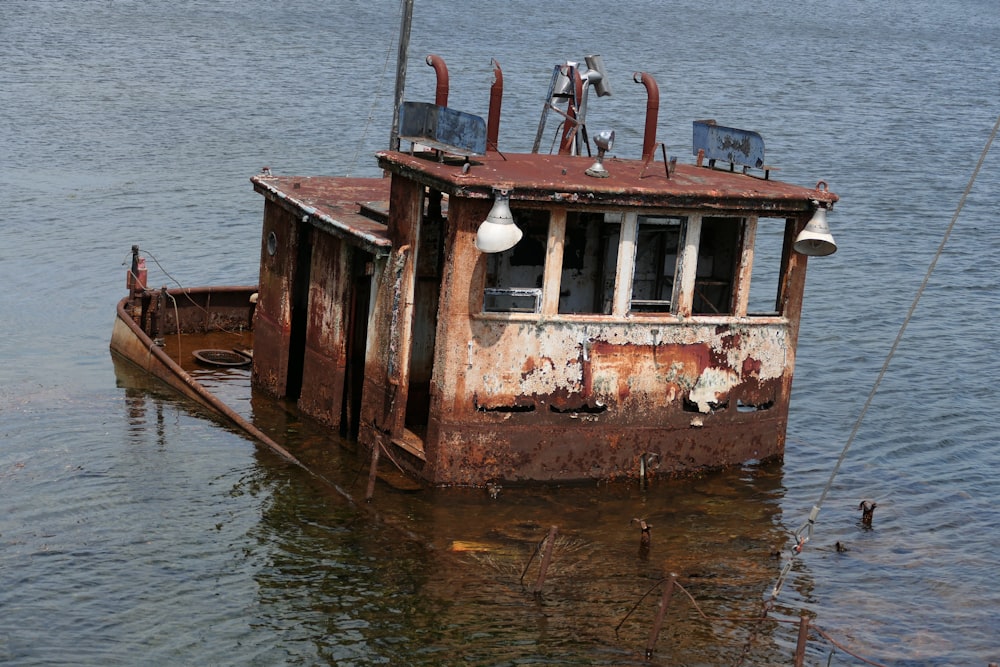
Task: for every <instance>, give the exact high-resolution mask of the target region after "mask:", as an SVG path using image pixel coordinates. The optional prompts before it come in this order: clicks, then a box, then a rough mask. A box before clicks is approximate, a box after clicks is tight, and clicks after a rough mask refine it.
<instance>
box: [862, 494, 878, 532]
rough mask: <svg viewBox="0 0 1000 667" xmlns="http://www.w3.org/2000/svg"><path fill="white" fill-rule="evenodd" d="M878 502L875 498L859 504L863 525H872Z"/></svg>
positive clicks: (866, 526) (867, 526)
mask: <svg viewBox="0 0 1000 667" xmlns="http://www.w3.org/2000/svg"><path fill="white" fill-rule="evenodd" d="M876 507H878V504H877V503H876V502H875V501H874V500H862V501H861V504H860V505H858V509H859V510H861V525H862V526H864V527H865V528H871V527H872V518H873V516H874V515H875V508H876Z"/></svg>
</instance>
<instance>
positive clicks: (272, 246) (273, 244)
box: [267, 232, 278, 257]
mask: <svg viewBox="0 0 1000 667" xmlns="http://www.w3.org/2000/svg"><path fill="white" fill-rule="evenodd" d="M276 252H278V235H277V234H275V233H274V232H268V234H267V254H268V255H270V256H271V257H274V253H276Z"/></svg>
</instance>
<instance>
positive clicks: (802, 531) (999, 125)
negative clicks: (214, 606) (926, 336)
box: [771, 116, 1000, 600]
mask: <svg viewBox="0 0 1000 667" xmlns="http://www.w3.org/2000/svg"><path fill="white" fill-rule="evenodd" d="M998 130H1000V116H997V120H996V123H994V124H993V130H992V132H990V136H989V139H987V140H986V145H985V146H984V147H983V152H982V154H981V155H980V156H979V162H977V163H976V167H975V169H973V170H972V175H971V176H970V177H969V182H968V184H966V186H965V191H964V192H962V196H961V198H960V199H959V202H958V206H957V207H956V208H955V213H954V215H952V216H951V222H950V223H949V224H948V228H947V229H946V230H945V233H944V236H943V237H942V238H941V243H940V244H939V245H938V248H937V252H935V253H934V257H933V258H932V259H931V263H930V265H929V266H928V267H927V273H926V274H924V279H923V281H922V282H921V283H920V287H919V288H918V289H917V293H916V296H914V298H913V303H911V304H910V309H909V310H908V311H907V313H906V317H905V318H904V319H903V324H902V325H901V326H900V327H899V333H897V334H896V339H895V340H894V341H893V342H892V347H891V348H890V349H889V353H888V354H887V355H886V357H885V361H884V362H883V363H882V368H881V370H879V373H878V377H877V378H875V383H874V384H873V385H872V388H871V391H870V392H869V393H868V398H867V399H866V400H865V403H864V405H863V406H862V408H861V412H860V413H859V414H858V418H857V420H855V422H854V427H853V428H852V429H851V432H850V435H848V436H847V441H846V442H845V443H844V448H843V450H841V452H840V458H838V459H837V463H836V465H834V466H833V472H831V473H830V478H829V479H828V480H827V482H826V486H824V487H823V492H822V493H820V495H819V499H818V500H817V501H816V504H815V505H813V508H812V511H810V512H809V518H808V519H806V521H805V523H803V524H802V526H801V527H799V529H798V530H797V531H795V544H794V545H793V546H792V554H791V556H790V558H789V559H788V562H787V563H786V564H785V566H784V567H783V568H782V570H781V573H780V574H779V575H778V580H777V581H776V582H775V584H774V588H773V589H772V590H771V598H772V600H773V599H774V598H776V597H778V594H779V593H781V587H782V585H783V584H784V581H785V578H786V577H787V576H788V573H789V571H790V570H791V569H792V564H793V563H794V562H795V557H796V556H798V555H799V554H800V553H801V552H802V548H803V547H804V546H805V545H806V543H807V542H808V541H809V540H810V538H812V532H813V527H814V526H815V524H816V517H817V516H818V515H819V512H820V508H822V506H823V501H825V500H826V496H827V494H828V493H829V492H830V489H831V488H832V487H833V480H834V479H835V478H836V476H837V473H838V472H839V471H840V466H841V465H842V464H843V463H844V459H845V458H847V452H848V450H849V449H850V448H851V445H852V444H853V443H854V438H855V437H856V436H857V434H858V431H859V430H860V429H861V422H862V421H864V418H865V415H866V414H867V413H868V408H869V407H871V404H872V401H873V400H874V398H875V394H876V392H878V388H879V385H881V384H882V379H883V378H884V377H885V374H886V371H887V370H888V369H889V363H890V362H891V361H892V358H893V356H894V355H895V354H896V350H897V349H898V348H899V344H900V342H901V341H902V339H903V334H904V333H905V332H906V327H907V326H908V325H909V323H910V320H911V319H913V313H914V312H915V311H916V310H917V305H918V304H919V303H920V298H921V297H922V296H923V293H924V290H926V289H927V284H928V283H929V282H930V279H931V274H933V273H934V268H935V267H936V266H937V262H938V259H940V257H941V255H942V254H943V253H944V248H945V246H946V245H947V244H948V239H949V238H950V237H951V233H952V231H954V229H955V223H956V222H957V221H958V216H959V214H960V213H961V212H962V209H963V208H964V207H965V200H966V199H968V197H969V192H971V191H972V186H973V184H975V182H976V178H977V177H978V176H979V171H980V170H981V169H982V167H983V163H984V162H985V161H986V155H987V153H989V151H990V146H992V145H993V139H994V138H995V137H996V135H997V131H998Z"/></svg>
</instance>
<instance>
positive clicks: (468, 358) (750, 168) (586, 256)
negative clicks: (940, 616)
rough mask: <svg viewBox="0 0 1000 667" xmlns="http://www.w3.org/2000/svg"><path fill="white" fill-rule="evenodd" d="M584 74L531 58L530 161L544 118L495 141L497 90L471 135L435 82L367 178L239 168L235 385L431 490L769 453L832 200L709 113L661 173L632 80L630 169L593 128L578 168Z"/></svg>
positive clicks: (680, 469) (784, 409) (616, 474)
mask: <svg viewBox="0 0 1000 667" xmlns="http://www.w3.org/2000/svg"><path fill="white" fill-rule="evenodd" d="M436 62H438V64H439V65H440V67H436V68H435V69H436V70H437V71H438V74H439V77H440V76H441V72H442V70H443V64H441V63H440V61H439V60H438V61H436ZM588 64H594V65H597V64H599V59H594V58H588ZM496 67H497V68H498V66H496ZM498 79H500V77H499V76H498ZM563 79H565V80H566V81H567V82H572V81H575V82H576V86H575V87H574V86H568V87H565V86H563V85H562V80H563ZM603 80H604V78H603V74H602V73H597V72H596V70H590V71H582V70H581V69H580V68H579V67H578V66H577V65H576V64H574V63H567V64H566V65H563V66H557V67H556V68H555V70H554V73H553V84H552V88H551V89H550V91H549V101H548V105H547V107H546V109H547V110H548V109H549V108H555V107H556V105H558V104H563V105H564V106H563V107H562V109H563V110H562V111H560V114H561V118H562V119H563V120H562V121H561V123H560V127H559V129H558V130H557V140H558V142H557V143H558V145H559V148H558V152H557V153H554V154H542V153H539V152H538V150H537V149H538V144H539V142H540V139H541V137H542V134H543V131H544V126H545V117H546V114H547V111H546V112H544V113H543V116H542V122H541V123H540V125H539V130H538V138H537V139H536V147H535V150H533V151H532V152H531V153H501V152H499V151H498V150H497V143H498V137H497V134H496V133H497V126H498V120H499V107H500V104H499V98H500V95H499V92H498V91H497V90H496V85H494V90H493V91H492V94H491V106H490V120H489V122H488V123H487V122H486V121H483V120H482V119H479V118H477V117H475V116H471V115H469V114H464V113H462V112H458V111H454V110H451V109H449V108H448V107H447V106H446V104H447V92H446V91H447V85H444V86H442V85H440V81H439V87H438V91H439V95H438V99H437V100H436V102H437V103H436V104H423V103H409V102H408V103H404V104H403V105H401V107H400V112H401V119H400V126H401V128H403V131H402V136H401V137H400V138H401V140H403V141H406V142H409V144H410V146H409V150H408V151H404V150H389V151H384V152H381V153H379V154H378V155H377V158H378V161H379V166H380V167H381V169H382V171H383V173H384V174H385V176H386V177H384V178H338V177H323V176H302V177H299V176H276V175H272V174H271V173H270V172H269V170H265V172H264V173H262V174H260V175H258V176H255V177H253V178H252V179H251V181H252V183H253V187H254V189H255V190H256V191H257V192H258V193H259V194H261V195H262V196H263V197H264V215H263V229H262V235H261V252H260V278H259V299H258V301H257V304H256V307H255V309H254V310H253V330H254V353H253V373H252V378H253V386H254V388H255V389H256V390H258V391H260V392H262V393H264V394H266V395H270V396H272V397H274V398H277V399H283V400H286V401H291V402H294V403H295V404H296V405H297V407H298V409H299V410H300V411H301V412H302V413H304V414H306V415H309V416H311V417H313V418H314V419H316V420H318V421H319V422H321V423H322V424H325V425H326V426H328V427H329V428H330V429H331V431H332V432H336V433H337V434H341V435H347V436H349V437H351V438H355V439H357V440H358V441H359V442H360V443H361V444H362V445H364V446H366V447H368V448H369V450H370V452H371V454H372V461H373V464H374V463H376V462H377V461H378V459H379V457H381V456H382V455H383V454H384V455H385V457H386V458H388V459H389V460H391V461H392V462H393V463H394V464H395V465H397V466H398V467H400V468H403V469H404V470H406V471H407V472H409V473H410V474H411V475H413V476H415V477H417V478H419V479H420V480H422V481H424V482H425V483H428V484H431V485H439V486H447V485H473V486H482V485H488V484H491V483H499V482H504V483H517V482H524V483H530V482H578V481H586V480H606V479H622V478H640V479H645V478H648V477H652V476H657V475H668V476H669V475H680V474H687V473H691V472H694V471H698V470H703V469H706V468H718V467H724V466H729V465H734V464H740V463H744V462H747V461H761V460H771V459H776V458H780V457H781V456H782V455H783V452H784V445H785V429H786V424H787V418H788V409H789V400H790V396H791V387H792V379H793V373H794V367H795V350H796V344H797V339H798V332H799V318H800V315H801V309H802V297H803V292H804V287H805V277H806V263H807V258H808V256H810V255H823V254H829V253H830V252H833V250H835V245H834V244H833V242H832V237H831V236H830V235H829V230H828V229H827V228H826V223H825V213H826V211H827V210H829V209H831V208H832V206H833V204H834V203H835V202H836V201H837V196H836V195H835V194H833V193H832V192H829V191H828V189H827V188H826V185H825V183H823V182H822V181H820V182H819V183H817V185H816V186H815V187H801V186H796V185H791V184H788V183H783V182H780V181H776V180H774V179H771V178H770V171H771V167H768V166H766V165H765V164H764V159H763V155H764V149H763V141H762V139H760V137H759V135H757V134H756V133H752V132H746V131H743V130H737V129H734V128H726V127H722V126H718V125H717V124H716V123H715V122H714V121H695V122H694V125H693V144H694V145H693V149H694V150H693V153H694V154H695V155H697V159H696V163H695V164H677V160H676V158H668V157H667V155H666V151H665V149H663V145H662V144H660V143H658V142H657V141H656V138H655V134H656V115H655V112H656V109H657V107H658V92H657V90H656V85H655V82H654V81H653V80H652V78H651V77H650V76H649V75H646V74H637V75H635V81H636V82H637V83H641V84H643V85H644V86H645V88H646V91H647V95H648V97H649V104H648V105H647V118H646V122H645V130H646V135H645V139H644V142H643V151H642V156H641V158H639V159H627V158H624V157H618V156H607V155H606V152H607V151H608V150H609V149H610V147H611V144H612V143H613V138H614V134H613V133H608V132H602V133H596V134H594V135H593V136H594V141H595V144H596V145H597V149H598V157H597V160H596V161H595V160H594V159H593V158H592V157H590V156H589V153H590V145H589V142H588V141H587V132H586V131H585V125H584V118H583V111H584V110H585V107H586V104H585V96H586V90H587V89H588V86H590V85H596V84H595V83H594V82H600V81H603ZM442 90H443V91H444V93H443V94H442V92H441V91H442ZM574 90H575V92H574ZM562 91H569V92H568V93H565V94H564V92H562ZM581 91H583V92H582V93H581ZM597 92H598V94H601V90H600V88H598V90H597ZM581 95H582V97H581ZM487 128H489V129H487ZM555 143H556V142H554V144H553V145H555ZM657 148H660V149H661V150H662V153H663V160H662V161H659V160H658V159H657V155H656V152H657ZM584 149H585V150H584ZM585 151H586V153H587V156H585V155H584V152H585ZM762 277H763V282H762ZM761 285H763V292H764V294H765V296H764V299H763V301H761V299H760V298H759V296H758V297H753V295H754V293H755V292H756V293H758V295H759V293H760V292H761ZM141 354H146V352H145V351H143V350H138V351H135V352H134V355H135V356H139V355H141ZM181 390H182V391H185V392H186V391H187V390H185V389H184V388H181ZM374 467H375V466H374V465H373V469H374Z"/></svg>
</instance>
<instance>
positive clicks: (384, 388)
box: [358, 175, 424, 446]
mask: <svg viewBox="0 0 1000 667" xmlns="http://www.w3.org/2000/svg"><path fill="white" fill-rule="evenodd" d="M423 190H424V189H423V186H422V185H420V184H418V183H416V182H415V181H411V180H409V179H407V178H405V177H403V176H398V175H394V176H393V177H392V185H391V188H390V193H389V198H390V205H389V211H390V214H389V221H388V229H387V232H388V235H389V238H391V239H392V248H393V249H392V253H391V254H390V255H389V257H387V258H386V259H385V260H384V262H380V269H381V275H380V276H379V279H378V289H377V292H376V295H375V304H374V307H373V312H372V318H371V327H370V329H369V334H368V335H369V344H368V350H369V353H368V355H367V359H366V362H365V374H364V390H363V393H362V399H361V400H362V403H361V424H360V431H359V436H358V438H359V440H360V442H361V443H362V444H364V445H368V446H371V445H373V444H375V443H376V442H379V441H387V440H391V439H392V438H394V437H398V436H400V435H401V434H402V431H403V429H404V427H405V417H406V402H407V394H408V380H409V360H410V332H411V330H412V310H413V290H414V282H415V269H416V262H415V256H416V252H417V250H416V244H417V234H418V231H419V224H420V217H421V215H422V208H423V201H424V197H423V194H424V192H423Z"/></svg>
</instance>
